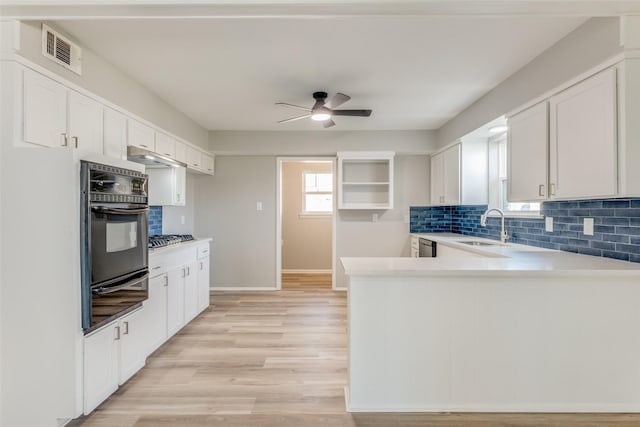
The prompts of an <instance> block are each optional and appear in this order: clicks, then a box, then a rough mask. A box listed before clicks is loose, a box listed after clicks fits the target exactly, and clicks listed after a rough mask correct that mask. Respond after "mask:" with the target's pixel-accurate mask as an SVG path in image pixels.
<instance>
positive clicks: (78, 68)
mask: <svg viewBox="0 0 640 427" xmlns="http://www.w3.org/2000/svg"><path fill="white" fill-rule="evenodd" d="M80 53H81V50H80V47H79V46H78V45H76V44H74V43H72V42H71V41H70V40H69V39H68V38H66V37H65V36H63V35H61V34H60V33H58V32H57V31H54V30H52V29H51V28H50V27H49V26H47V25H45V24H42V54H43V55H44V56H46V57H47V58H49V59H51V60H52V61H54V62H57V63H58V64H60V65H62V66H63V67H65V68H68V69H69V70H71V71H73V72H74V73H77V74H82V62H81V56H80Z"/></svg>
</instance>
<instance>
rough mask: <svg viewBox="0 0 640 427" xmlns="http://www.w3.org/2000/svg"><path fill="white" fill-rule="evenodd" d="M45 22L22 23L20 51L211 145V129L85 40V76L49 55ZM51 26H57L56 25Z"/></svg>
mask: <svg viewBox="0 0 640 427" xmlns="http://www.w3.org/2000/svg"><path fill="white" fill-rule="evenodd" d="M41 25H42V24H41V22H36V21H27V22H21V23H20V51H19V52H18V54H19V55H21V56H23V57H25V58H26V59H28V60H29V61H31V62H34V63H36V64H38V65H40V66H42V67H44V68H47V69H48V70H50V71H52V72H54V73H56V74H58V75H60V76H62V77H64V78H65V79H67V80H69V81H71V82H72V83H75V84H77V85H78V86H81V87H83V88H85V89H87V90H89V91H91V92H93V93H95V94H96V95H99V96H101V97H103V98H104V99H107V100H108V101H111V102H113V103H114V104H116V105H118V106H120V107H122V108H124V109H126V110H128V111H130V112H131V113H133V114H136V115H138V116H140V117H142V118H143V119H146V120H148V121H150V122H151V123H153V124H155V125H157V126H159V127H161V128H163V129H165V130H167V131H169V132H171V133H173V134H175V135H177V136H179V137H181V138H184V139H185V140H187V141H189V142H190V143H192V144H194V145H197V146H199V147H201V148H203V149H206V148H207V144H208V135H207V130H205V129H204V128H202V127H201V126H199V125H198V124H197V123H195V122H194V121H193V120H191V119H190V118H189V117H187V116H186V115H184V114H183V113H182V112H180V111H178V110H176V109H175V108H174V107H172V106H171V105H169V104H168V103H167V102H166V101H165V100H163V99H162V98H160V97H159V96H158V95H156V94H155V93H153V92H151V91H150V90H149V89H147V88H146V87H144V86H143V85H142V84H141V83H138V82H137V81H134V80H133V79H132V78H131V77H129V76H128V75H126V74H124V73H123V72H122V71H120V70H118V69H117V68H114V67H113V66H112V65H111V64H110V63H108V62H107V61H105V60H104V59H102V58H101V57H99V56H98V55H96V53H94V52H92V51H91V50H90V49H88V48H87V47H85V46H82V44H81V43H78V44H80V46H81V47H82V76H79V75H77V74H75V73H73V72H71V71H69V70H67V69H66V68H63V67H62V66H60V65H58V64H56V63H55V62H53V61H50V60H49V59H47V58H45V57H44V56H43V55H42V45H41V43H42V42H41V37H42V29H41ZM51 27H52V28H53V29H54V30H57V28H55V25H51ZM71 40H73V41H74V42H78V41H77V40H74V39H73V38H71Z"/></svg>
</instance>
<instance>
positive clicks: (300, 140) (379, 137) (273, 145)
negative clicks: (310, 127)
mask: <svg viewBox="0 0 640 427" xmlns="http://www.w3.org/2000/svg"><path fill="white" fill-rule="evenodd" d="M435 149H436V139H435V132H433V131H428V130H417V131H415V130H410V131H331V130H324V129H319V130H318V131H271V132H258V131H255V132H251V131H249V132H242V131H212V132H209V151H211V152H212V153H214V154H225V155H247V154H251V155H279V156H326V155H330V156H333V155H335V154H336V152H337V151H350V150H352V151H359V150H366V151H385V150H393V151H395V152H396V153H404V154H429V153H432V152H433V151H435Z"/></svg>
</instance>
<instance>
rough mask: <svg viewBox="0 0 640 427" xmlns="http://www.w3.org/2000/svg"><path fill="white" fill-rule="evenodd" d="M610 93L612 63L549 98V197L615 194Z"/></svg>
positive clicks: (613, 82)
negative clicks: (601, 70)
mask: <svg viewBox="0 0 640 427" xmlns="http://www.w3.org/2000/svg"><path fill="white" fill-rule="evenodd" d="M616 99H617V97H616V70H615V68H611V69H608V70H605V71H603V72H601V73H599V74H596V75H595V76H593V77H591V78H589V79H587V80H584V81H583V82H581V83H578V84H576V85H575V86H572V87H570V88H568V89H566V90H564V91H562V92H560V93H558V94H557V95H555V96H552V97H551V98H550V100H549V106H550V129H551V132H550V139H549V143H550V156H549V165H550V170H549V194H550V198H557V199H568V198H591V197H608V196H615V195H617V189H618V187H617V183H618V181H617V176H618V168H617V138H616V128H617V116H616Z"/></svg>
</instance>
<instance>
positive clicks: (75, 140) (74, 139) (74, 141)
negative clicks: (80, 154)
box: [72, 136, 78, 148]
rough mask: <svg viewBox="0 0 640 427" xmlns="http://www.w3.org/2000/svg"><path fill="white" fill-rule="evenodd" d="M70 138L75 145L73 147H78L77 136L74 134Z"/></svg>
mask: <svg viewBox="0 0 640 427" xmlns="http://www.w3.org/2000/svg"><path fill="white" fill-rule="evenodd" d="M72 139H73V145H74V146H75V148H78V137H77V136H74V137H73V138H72Z"/></svg>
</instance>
